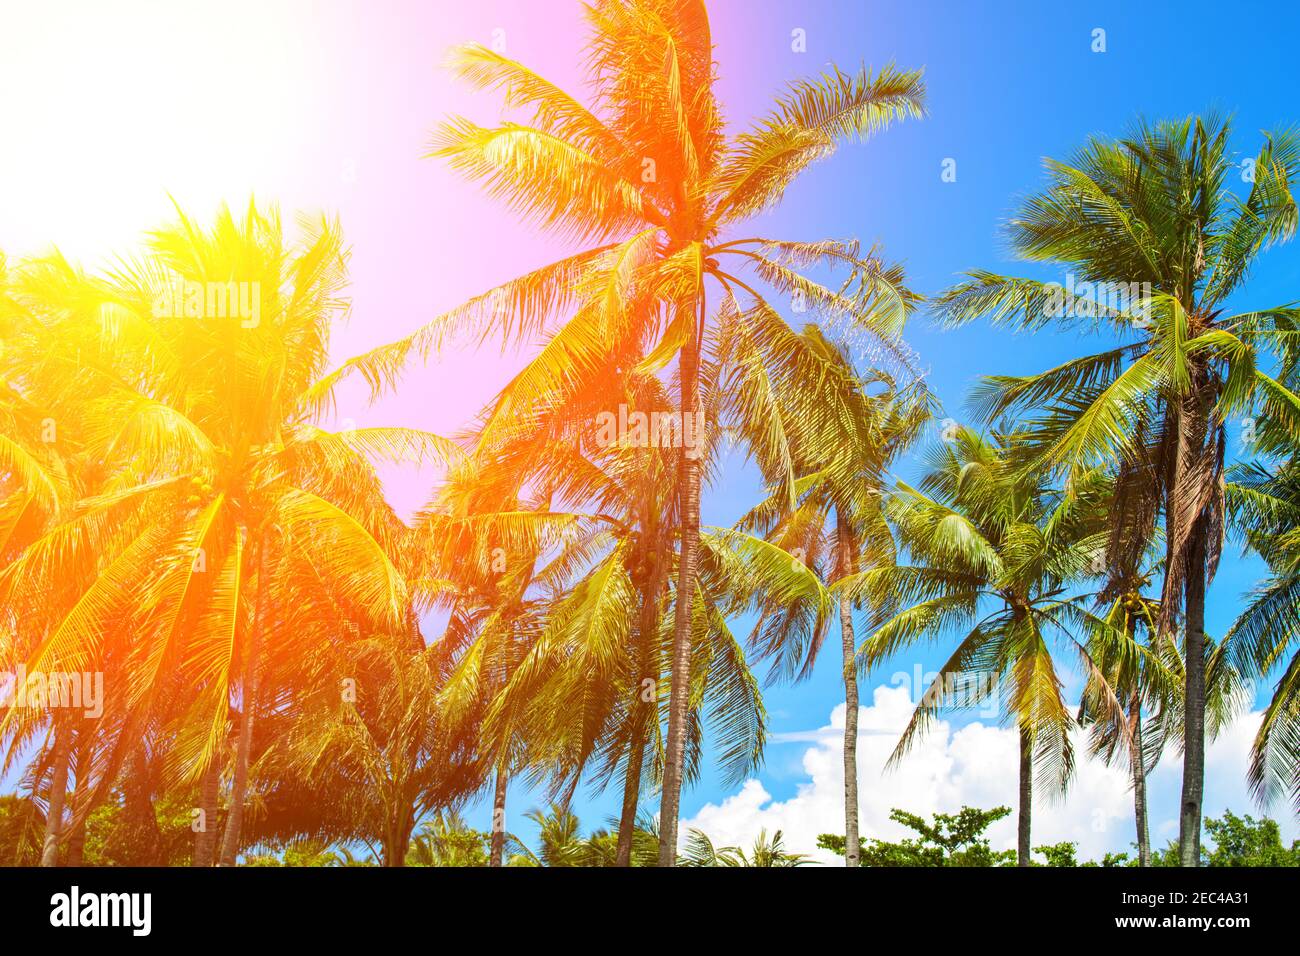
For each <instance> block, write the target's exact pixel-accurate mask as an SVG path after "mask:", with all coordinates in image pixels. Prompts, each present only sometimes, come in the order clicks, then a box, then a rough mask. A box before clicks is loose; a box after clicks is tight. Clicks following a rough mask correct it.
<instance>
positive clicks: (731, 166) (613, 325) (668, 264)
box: [340, 0, 924, 865]
mask: <svg viewBox="0 0 1300 956" xmlns="http://www.w3.org/2000/svg"><path fill="white" fill-rule="evenodd" d="M587 16H588V20H589V21H590V23H591V26H592V34H593V35H592V40H591V43H590V45H589V47H588V63H589V67H590V77H591V87H592V92H593V98H594V101H595V105H594V107H591V108H589V107H587V106H585V105H583V104H582V102H581V101H580V100H579V99H577V98H575V97H573V96H571V95H569V94H568V93H566V92H564V91H562V90H561V89H559V88H558V87H556V86H554V85H553V84H551V83H549V82H548V81H546V80H545V79H544V78H542V77H541V76H539V75H537V74H536V73H534V72H533V71H531V70H529V69H528V68H527V67H525V66H523V65H522V64H520V63H517V62H515V61H514V60H510V59H508V58H506V57H504V56H503V55H501V54H499V53H497V52H494V51H492V50H489V49H488V48H486V47H483V46H471V47H466V48H464V49H462V50H460V51H459V53H458V54H457V56H456V58H455V60H454V62H453V68H454V69H455V70H456V72H457V73H459V74H460V76H462V77H463V78H464V79H466V80H468V81H469V82H470V83H471V84H472V85H474V86H476V87H478V88H481V89H495V90H499V91H500V92H501V93H502V95H503V97H504V100H505V103H506V105H507V106H508V107H509V108H511V109H518V110H525V111H527V112H528V114H529V119H528V122H527V123H517V122H503V123H501V124H500V125H498V126H496V127H491V128H487V127H483V126H479V125H477V124H475V123H473V122H472V121H470V120H468V119H463V118H458V119H453V120H450V121H448V122H446V123H444V124H443V126H442V128H441V130H440V132H439V133H438V136H437V138H436V140H435V143H434V151H433V155H435V156H437V157H440V158H442V159H445V160H446V161H448V162H449V163H450V164H451V166H452V167H453V168H455V169H456V170H457V171H459V172H461V173H463V174H464V175H466V176H467V177H469V178H471V179H476V180H480V181H482V182H484V183H485V184H486V185H487V187H488V188H489V190H490V191H491V192H492V193H493V194H495V195H497V196H500V197H502V198H503V199H505V200H506V201H507V202H509V203H510V204H511V206H513V207H514V208H515V209H517V210H518V211H519V212H520V213H521V215H523V216H524V217H526V218H528V219H531V220H533V221H535V222H537V223H539V224H541V225H542V226H543V227H545V228H548V229H550V230H551V231H553V232H555V233H556V234H558V235H560V236H562V237H564V238H566V239H570V240H574V241H579V242H584V243H594V244H593V245H588V246H587V247H586V248H584V249H583V250H582V251H580V252H577V253H574V254H572V255H570V256H567V257H565V258H563V259H561V260H559V261H557V262H555V263H552V264H551V265H548V266H544V267H542V268H541V269H537V270H535V271H533V272H531V273H528V274H527V275H524V276H521V277H520V278H518V279H515V280H512V281H510V282H508V283H506V284H504V285H502V286H499V287H498V288H496V289H493V290H491V291H490V292H487V293H485V294H484V295H481V296H479V297H477V298H475V299H473V300H471V301H470V302H468V303H466V304H464V305H462V306H460V307H458V308H456V309H453V310H452V311H450V312H448V313H446V314H445V315H442V316H440V317H439V318H438V319H436V320H435V321H434V322H433V323H431V324H429V325H427V326H425V327H423V328H421V329H420V330H418V331H417V332H415V333H414V334H413V335H411V336H410V337H408V338H406V339H404V340H402V341H400V342H398V343H395V344H394V345H391V346H386V347H383V348H381V349H377V350H375V351H374V352H371V353H369V354H367V355H366V356H363V357H361V358H360V359H358V360H356V361H355V362H353V363H351V365H350V366H348V367H347V368H346V369H340V374H346V373H347V372H349V371H352V370H359V371H361V372H362V373H363V374H364V375H365V376H366V377H367V379H368V380H369V381H370V382H371V383H372V385H380V384H382V383H384V382H387V381H391V380H392V378H393V377H394V376H395V375H396V374H397V373H398V371H399V370H400V369H401V368H402V366H403V365H404V364H405V363H406V361H407V359H408V358H409V357H410V355H411V354H412V353H419V354H421V355H427V354H428V352H429V350H430V349H432V348H436V347H437V346H438V345H439V344H440V343H441V342H442V341H443V339H444V337H445V336H447V335H448V334H452V333H457V332H462V331H464V330H467V329H473V330H476V331H477V332H478V333H479V334H480V335H481V336H483V337H488V336H491V335H499V336H500V337H501V338H502V339H503V341H504V342H506V343H515V344H521V343H528V342H531V340H533V339H535V338H537V337H538V336H539V335H546V336H547V340H546V344H545V346H544V347H543V348H542V350H541V352H540V353H539V354H538V356H537V357H536V358H535V359H534V360H533V361H532V362H531V363H529V364H528V366H527V367H526V368H525V369H524V370H523V371H522V372H520V373H519V375H518V376H517V377H516V378H515V379H514V380H513V381H512V382H511V383H510V385H509V386H508V387H507V388H506V389H505V390H504V391H503V392H502V394H501V396H500V397H499V399H498V401H497V402H496V404H495V407H494V409H493V410H492V413H491V415H490V416H489V419H488V423H487V426H486V431H487V432H488V433H489V434H490V433H491V432H492V431H493V430H494V429H496V428H500V427H506V423H508V422H509V421H511V420H512V419H515V418H517V417H519V416H521V415H524V416H526V415H527V411H528V409H529V408H530V407H531V405H532V404H533V403H534V402H535V401H538V400H542V401H550V400H552V398H553V397H554V396H555V395H557V394H558V395H561V396H562V395H566V394H568V393H569V392H571V391H573V390H575V389H577V388H579V387H580V385H581V383H582V381H583V380H584V379H585V378H586V377H587V376H589V375H591V374H593V373H594V372H596V371H597V370H598V369H600V368H601V367H602V366H606V365H608V364H610V363H615V364H616V363H617V361H618V360H619V358H620V357H625V356H628V355H644V356H645V358H644V359H643V360H642V361H643V364H644V367H645V368H646V369H648V370H649V371H658V370H660V369H663V368H664V367H666V366H667V365H668V364H669V363H670V362H672V361H673V359H674V357H675V358H676V363H677V375H676V384H677V393H678V400H677V405H678V409H679V411H680V414H681V416H683V418H682V421H683V422H684V423H690V424H691V425H692V426H694V425H697V424H702V422H700V415H701V410H702V404H701V397H700V389H701V372H702V369H706V366H705V364H704V359H705V349H706V346H707V345H708V344H709V342H710V340H709V338H708V335H707V333H708V332H709V330H710V329H711V328H713V329H716V328H717V327H720V326H721V325H723V324H724V323H722V322H711V313H710V310H709V307H708V304H707V302H708V299H707V295H706V286H707V285H710V284H712V285H715V286H716V287H717V289H718V290H719V291H720V294H721V296H722V302H723V308H722V311H721V313H720V314H727V315H730V316H731V317H732V318H731V320H730V321H729V322H728V323H726V325H727V327H728V328H729V330H730V335H731V336H732V337H733V338H737V337H740V336H743V337H744V341H745V345H744V347H745V349H746V350H747V353H748V358H749V359H751V360H752V361H754V362H756V363H758V367H757V368H756V369H755V374H756V375H757V374H761V371H760V370H761V367H762V365H763V364H766V365H769V366H773V365H777V364H779V362H780V359H781V355H780V353H779V352H778V351H776V350H775V349H774V348H773V345H774V343H775V341H776V340H777V338H778V336H777V335H775V334H774V327H775V326H777V325H780V326H782V327H784V325H785V323H784V321H783V320H782V319H781V318H780V315H779V313H778V312H777V311H776V310H775V308H773V306H772V305H771V304H769V302H768V301H767V300H766V299H765V298H764V297H763V296H762V295H761V294H760V292H759V291H757V289H756V288H755V285H759V284H766V285H768V286H770V287H771V288H773V289H775V290H777V292H778V293H779V294H781V295H784V296H789V297H791V301H792V304H793V305H794V307H795V308H796V309H802V308H805V307H807V308H815V309H818V310H819V311H822V312H824V313H826V314H828V315H830V316H833V317H838V318H841V319H843V320H845V321H847V322H849V323H854V324H860V325H861V326H862V327H863V328H864V329H867V330H869V331H870V332H871V333H872V334H875V335H877V336H878V337H879V338H880V339H881V341H883V342H888V343H894V342H896V340H897V336H898V333H899V330H900V328H901V324H902V321H903V318H904V316H905V313H906V311H907V307H908V305H909V304H910V303H909V300H907V299H906V298H905V297H903V296H902V295H900V294H899V292H898V290H897V289H896V288H895V287H894V286H895V283H896V280H897V274H896V272H895V271H894V270H892V269H890V268H887V267H885V266H884V265H883V264H882V263H881V262H880V260H879V258H878V257H877V256H875V255H874V253H867V254H865V255H864V254H863V252H862V251H861V249H860V247H859V245H858V244H857V243H856V242H833V241H831V242H795V241H781V240H772V239H767V238H760V237H752V236H745V235H744V234H743V233H742V234H741V235H740V236H739V237H737V238H730V236H732V235H734V234H735V233H736V231H737V229H738V227H739V225H740V223H741V222H742V221H743V220H745V219H747V218H750V217H752V216H753V215H755V214H757V213H759V212H762V211H764V210H767V209H770V208H772V207H773V206H775V205H776V204H777V203H778V202H779V200H780V198H781V196H782V194H783V193H784V191H785V189H786V188H787V187H788V186H789V185H790V183H791V182H793V181H794V179H795V178H796V177H797V176H798V175H799V174H800V173H802V172H803V171H804V170H806V169H807V168H808V167H809V166H810V165H812V164H813V163H814V162H816V161H817V160H820V159H823V158H826V157H827V156H829V155H830V154H832V153H833V152H834V151H835V149H836V147H837V146H838V145H839V144H840V143H841V142H843V141H845V140H848V139H853V138H859V137H863V136H866V135H868V134H871V133H873V132H875V131H877V130H879V129H881V128H883V127H885V126H887V125H889V124H890V123H891V122H894V121H896V120H901V119H904V118H906V117H916V116H920V115H921V112H922V101H923V96H924V88H923V85H922V82H921V76H920V74H919V73H917V72H906V71H899V70H896V69H894V68H893V67H892V66H891V67H886V68H885V69H882V70H880V71H879V72H871V71H869V70H867V69H866V68H865V67H864V68H863V69H861V70H860V71H859V72H857V73H856V74H854V75H849V74H845V73H843V72H841V71H839V70H835V71H834V72H833V73H830V74H828V75H825V76H822V77H819V78H818V79H816V80H813V81H803V82H800V83H797V84H794V85H793V86H792V87H791V88H790V89H789V90H788V91H787V92H786V93H785V94H784V95H783V96H782V97H780V98H779V99H778V100H777V104H776V107H775V109H774V110H773V111H772V112H771V113H770V114H769V115H768V116H767V117H765V118H764V119H763V120H761V121H760V122H759V123H758V124H757V125H755V126H754V127H753V128H752V129H751V130H750V131H749V132H746V133H743V134H740V135H738V136H736V137H734V138H733V139H731V140H730V141H728V140H727V139H726V138H725V136H724V134H723V125H722V117H721V112H720V108H719V104H718V102H717V99H716V96H715V94H714V86H713V84H714V80H715V64H714V62H713V48H712V39H711V34H710V28H709V20H708V14H707V11H706V9H705V4H704V2H703V0H599V2H596V3H594V4H591V5H590V6H589V7H588V9H587ZM724 263H725V264H727V265H728V266H731V265H733V264H734V266H735V267H737V268H724ZM812 266H821V267H826V268H829V269H838V270H841V271H843V272H847V274H848V278H847V280H846V281H845V282H844V283H843V285H842V286H841V287H840V288H839V289H838V290H836V289H832V288H828V287H826V286H824V285H822V284H821V283H819V282H816V281H814V280H812V279H810V278H808V277H806V276H805V275H803V274H802V272H801V271H800V270H802V269H805V268H808V267H812ZM738 268H739V269H747V270H749V272H751V273H752V276H751V277H750V281H746V279H745V278H742V277H741V275H743V271H742V272H741V274H737V272H738ZM753 277H757V281H756V282H755V280H754V278H753ZM738 295H741V296H744V297H745V298H746V299H747V300H748V308H741V306H740V302H739V301H738V299H737V296H738ZM882 300H889V301H891V302H892V303H893V308H891V309H887V310H882V309H879V308H874V307H873V306H877V305H879V303H880V302H881V301H882ZM557 319H558V320H560V324H558V326H557V325H556V320H557ZM686 452H687V449H686V448H683V449H682V453H681V456H680V459H679V470H678V486H677V497H678V510H679V514H680V524H681V530H680V543H679V551H680V555H679V559H678V563H677V564H678V566H677V574H678V583H677V589H676V590H677V594H678V595H682V596H683V599H682V600H679V601H678V602H677V603H676V606H675V611H674V623H673V656H672V683H671V691H670V700H669V706H668V727H667V731H666V755H665V762H664V780H663V792H662V800H661V807H660V814H661V818H662V820H663V828H662V833H661V841H662V842H661V849H660V860H661V863H662V864H663V865H672V863H673V861H674V859H675V855H676V848H677V817H678V809H679V804H680V796H681V785H682V779H683V771H684V755H685V747H686V732H687V700H688V687H687V684H688V679H687V678H688V670H689V663H690V659H691V630H692V626H691V618H692V613H691V602H690V600H689V599H688V598H689V596H690V595H693V594H694V593H695V591H696V577H697V574H698V564H699V523H700V517H699V509H700V488H701V467H700V463H699V462H698V460H696V459H695V458H694V457H693V456H692V455H690V454H687V453H686Z"/></svg>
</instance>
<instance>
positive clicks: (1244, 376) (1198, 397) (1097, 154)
mask: <svg viewBox="0 0 1300 956" xmlns="http://www.w3.org/2000/svg"><path fill="white" fill-rule="evenodd" d="M1230 133H1231V127H1230V124H1229V123H1228V122H1227V121H1225V120H1222V119H1220V118H1217V117H1213V116H1211V117H1207V118H1200V117H1197V118H1188V119H1184V120H1176V121H1162V122H1158V123H1154V124H1146V123H1141V124H1139V125H1138V126H1137V127H1136V129H1135V130H1134V131H1133V133H1132V135H1131V136H1128V137H1126V138H1124V139H1121V140H1114V141H1112V140H1103V139H1092V140H1090V141H1089V142H1088V144H1087V145H1086V146H1085V147H1084V148H1083V149H1082V150H1080V151H1079V153H1078V154H1077V155H1076V156H1075V158H1074V159H1073V160H1072V161H1070V162H1068V163H1065V162H1059V161H1056V160H1047V163H1046V165H1047V170H1048V177H1049V184H1048V186H1047V188H1046V189H1045V190H1044V191H1043V192H1042V193H1040V194H1038V195H1037V196H1034V197H1032V198H1031V199H1029V200H1028V201H1027V202H1026V203H1025V204H1024V206H1023V207H1022V209H1021V211H1020V213H1019V214H1018V215H1017V216H1016V217H1014V218H1013V219H1012V221H1011V226H1010V238H1011V242H1012V245H1013V247H1014V249H1015V250H1016V252H1017V253H1019V254H1020V255H1021V256H1023V257H1024V258H1026V259H1028V260H1031V261H1036V262H1044V263H1052V264H1056V265H1058V266H1063V267H1065V268H1066V269H1068V270H1069V272H1068V274H1067V276H1066V281H1065V282H1064V283H1060V282H1057V283H1048V282H1044V281H1040V280H1036V279H1025V278H1009V277H1005V276H1000V275H995V274H992V273H989V272H973V273H970V277H969V279H968V281H966V282H963V283H961V284H960V285H958V286H956V287H954V288H953V289H951V290H950V291H949V292H947V293H946V294H945V295H944V296H943V297H942V298H941V299H940V300H939V303H938V312H939V314H940V315H941V316H942V317H944V318H945V319H946V320H947V321H949V322H951V323H959V322H964V321H967V320H969V319H972V318H974V317H977V316H982V315H986V316H989V317H990V318H991V319H992V320H993V321H995V322H1006V323H1010V324H1013V325H1016V326H1019V327H1021V328H1027V329H1037V328H1040V327H1042V326H1044V325H1046V324H1047V323H1049V322H1052V321H1058V320H1059V321H1061V323H1062V324H1063V325H1064V326H1066V327H1080V328H1084V329H1090V330H1092V331H1098V332H1109V333H1110V334H1111V335H1112V336H1114V337H1115V338H1116V339H1117V340H1118V344H1115V345H1112V346H1111V347H1108V348H1107V349H1105V350H1104V351H1102V352H1098V353H1096V354H1094V355H1089V356H1086V357H1083V358H1079V359H1075V360H1073V361H1070V362H1067V363H1065V364H1064V365H1062V366H1059V367H1058V368H1055V369H1052V370H1050V371H1047V372H1044V373H1042V374H1040V375H1036V376H1029V377H1025V378H999V379H994V380H992V382H991V385H990V388H989V389H988V390H987V392H986V394H985V395H984V399H985V405H986V409H987V412H988V414H989V416H990V418H996V417H997V416H999V415H1001V414H1003V413H1006V412H1011V411H1023V410H1026V409H1031V408H1048V409H1052V410H1053V411H1054V412H1055V413H1056V414H1055V415H1054V419H1055V422H1056V425H1057V427H1055V428H1051V429H1046V430H1044V431H1043V432H1042V433H1041V434H1040V436H1039V441H1038V443H1037V445H1038V448H1039V450H1040V452H1041V454H1042V457H1043V459H1044V461H1045V462H1047V463H1048V464H1050V465H1051V466H1054V467H1058V468H1061V469H1063V470H1064V471H1065V472H1066V477H1065V482H1066V484H1067V485H1068V484H1070V482H1071V480H1072V479H1071V477H1070V476H1071V475H1072V474H1075V473H1079V472H1081V471H1084V470H1087V469H1090V468H1093V467H1095V466H1097V465H1104V466H1107V467H1113V466H1116V465H1118V466H1120V467H1121V468H1123V469H1125V470H1126V472H1127V473H1128V474H1129V475H1130V476H1131V481H1130V482H1129V485H1128V487H1127V488H1125V489H1124V492H1123V493H1122V494H1121V495H1120V498H1121V500H1123V501H1124V502H1125V505H1124V507H1125V508H1137V509H1144V510H1145V512H1146V513H1145V519H1144V520H1145V521H1146V522H1147V523H1148V524H1152V523H1154V522H1155V521H1157V520H1158V519H1159V516H1160V515H1161V514H1163V517H1164V523H1165V561H1164V564H1165V574H1164V580H1163V584H1162V587H1161V594H1160V618H1159V620H1158V621H1157V630H1158V631H1159V633H1160V634H1161V635H1162V636H1161V637H1160V640H1165V639H1166V637H1167V636H1168V635H1170V634H1172V632H1173V627H1174V624H1175V622H1176V620H1177V619H1178V617H1179V615H1180V613H1181V616H1182V619H1183V622H1184V627H1183V632H1184V640H1183V643H1184V656H1185V659H1186V661H1187V668H1186V686H1185V691H1184V698H1185V701H1186V708H1185V718H1184V720H1185V726H1184V731H1183V735H1184V739H1185V752H1184V762H1183V786H1182V796H1181V801H1180V828H1179V853H1180V857H1181V860H1182V863H1183V865H1184V866H1197V865H1199V860H1200V850H1199V847H1200V832H1201V802H1202V795H1203V790H1204V776H1205V701H1206V670H1205V661H1206V659H1207V656H1208V655H1207V654H1206V639H1205V592H1206V588H1207V587H1208V585H1209V583H1210V581H1211V579H1212V578H1213V575H1214V571H1215V568H1216V566H1217V563H1218V557H1219V551H1220V548H1221V538H1222V529H1223V501H1222V487H1221V481H1222V477H1223V459H1224V453H1225V447H1226V439H1225V432H1224V422H1225V421H1226V420H1227V418H1228V417H1229V416H1230V415H1232V414H1237V413H1243V412H1244V411H1245V410H1247V409H1248V408H1249V407H1250V403H1251V399H1252V396H1253V395H1254V394H1256V393H1257V392H1262V393H1263V394H1265V395H1266V396H1267V395H1271V394H1275V393H1276V390H1277V389H1278V387H1279V384H1278V382H1277V381H1275V380H1274V379H1273V378H1271V377H1270V376H1268V375H1267V374H1265V373H1264V372H1263V371H1261V370H1260V369H1259V368H1258V367H1257V365H1256V350H1257V347H1259V346H1270V345H1274V346H1275V345H1277V343H1278V342H1279V341H1281V340H1284V338H1285V336H1286V335H1288V334H1289V331H1288V330H1289V328H1290V327H1291V324H1292V323H1293V321H1294V320H1295V318H1296V317H1297V315H1300V312H1298V311H1297V310H1296V309H1295V308H1293V307H1291V306H1283V307H1280V308H1268V309H1258V310H1254V311H1249V312H1244V313H1240V314H1225V313H1227V312H1228V302H1229V300H1230V298H1231V297H1232V296H1233V294H1234V293H1237V292H1239V291H1240V290H1241V289H1242V287H1243V285H1244V283H1245V279H1246V277H1247V275H1248V274H1249V271H1250V267H1251V265H1252V263H1253V262H1254V260H1255V258H1256V257H1257V255H1258V253H1259V252H1260V251H1261V250H1262V249H1263V248H1265V247H1266V246H1268V245H1270V244H1271V243H1273V242H1275V241H1277V240H1281V239H1286V238H1289V237H1290V236H1291V235H1292V234H1293V233H1294V231H1295V228H1296V222H1297V211H1296V204H1295V200H1294V198H1293V196H1292V191H1291V188H1292V181H1293V180H1294V179H1295V177H1296V174H1297V171H1300V137H1298V136H1297V135H1296V134H1295V133H1294V132H1293V131H1287V132H1284V133H1282V134H1279V135H1270V136H1266V138H1265V141H1264V144H1263V146H1262V148H1261V149H1260V150H1259V153H1258V155H1257V156H1256V157H1255V160H1254V162H1253V164H1252V165H1251V167H1250V168H1251V170H1252V176H1251V177H1250V178H1251V180H1252V181H1251V184H1250V187H1249V189H1248V191H1247V192H1246V195H1245V196H1244V197H1243V196H1239V195H1237V194H1235V193H1234V192H1233V191H1231V190H1230V189H1229V188H1228V183H1229V182H1230V177H1231V176H1232V175H1233V174H1234V173H1235V172H1237V169H1238V168H1237V166H1236V161H1235V160H1234V158H1233V155H1232V154H1231V152H1230V151H1229V148H1228V143H1229V136H1230ZM1242 178H1246V177H1242ZM1114 558H1115V556H1114V555H1111V556H1109V558H1108V560H1111V561H1112V563H1113V562H1114Z"/></svg>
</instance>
